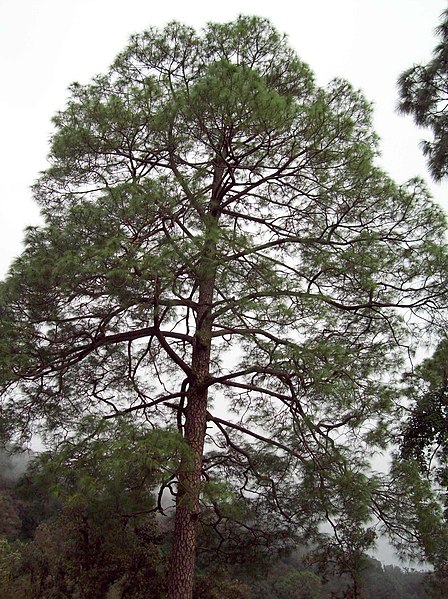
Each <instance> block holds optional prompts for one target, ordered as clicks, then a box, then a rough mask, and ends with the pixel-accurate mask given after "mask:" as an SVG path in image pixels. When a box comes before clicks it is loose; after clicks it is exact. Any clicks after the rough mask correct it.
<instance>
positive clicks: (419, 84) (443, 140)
mask: <svg viewBox="0 0 448 599" xmlns="http://www.w3.org/2000/svg"><path fill="white" fill-rule="evenodd" d="M436 33H437V35H438V37H439V42H438V44H437V46H436V47H435V49H434V52H433V58H432V60H430V61H429V62H428V64H426V65H416V66H413V67H411V68H410V69H408V70H407V71H405V72H404V73H402V74H401V76H400V78H399V80H398V85H399V93H400V103H399V109H400V110H401V112H404V113H405V114H411V115H412V116H413V117H414V120H415V122H416V124H417V125H419V126H421V127H426V128H429V129H430V130H431V133H432V135H433V140H432V141H424V142H422V148H423V153H424V155H425V156H426V157H427V160H428V166H429V170H430V172H431V174H432V176H433V177H434V179H435V180H436V181H439V180H440V179H442V178H443V177H446V175H447V174H448V151H447V147H448V146H447V141H448V121H447V116H446V105H447V101H448V96H447V92H446V89H447V68H446V65H447V60H448V11H446V10H445V11H444V12H443V13H442V15H441V23H440V25H439V26H438V27H437V29H436Z"/></svg>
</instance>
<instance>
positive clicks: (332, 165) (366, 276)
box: [0, 17, 447, 599]
mask: <svg viewBox="0 0 448 599" xmlns="http://www.w3.org/2000/svg"><path fill="white" fill-rule="evenodd" d="M54 127H55V130H54V134H53V136H52V140H51V150H50V157H49V160H50V167H49V168H48V169H47V170H46V171H45V172H44V173H43V174H42V175H41V177H40V179H39V180H38V182H37V183H36V185H35V187H34V194H35V198H36V201H37V202H38V203H39V205H40V206H41V209H42V214H43V216H44V219H45V223H44V225H43V226H42V227H35V228H30V229H29V230H28V231H27V234H26V240H25V243H26V246H25V250H24V252H23V254H22V255H21V256H20V257H19V258H18V259H17V260H16V261H15V262H14V263H13V265H12V267H11V269H10V273H9V275H8V277H7V279H6V280H5V281H4V282H3V283H2V285H1V288H0V352H1V362H0V384H1V386H2V432H3V434H4V435H5V436H8V435H9V436H11V435H12V434H13V433H15V434H17V433H18V432H19V433H21V434H22V435H23V436H25V437H26V436H27V435H30V434H31V433H32V432H33V431H37V430H39V431H40V433H41V434H42V435H44V437H45V438H46V439H47V440H50V439H53V440H54V439H60V438H61V437H62V438H64V437H66V436H67V434H68V433H69V432H70V431H71V430H72V429H73V428H75V427H76V425H77V423H78V422H79V421H80V419H81V418H83V417H85V416H86V415H91V416H98V415H99V416H101V417H103V418H104V419H111V418H116V417H119V416H122V415H124V414H126V415H128V416H134V417H135V418H137V419H145V420H146V421H147V422H148V423H150V425H151V426H153V427H161V428H168V429H173V430H177V434H178V435H180V437H181V439H180V441H179V447H180V448H181V449H179V450H178V458H179V459H178V462H177V466H176V468H175V470H174V472H172V474H171V475H170V476H168V477H167V478H166V479H164V480H163V481H162V482H161V485H162V486H161V491H160V493H159V498H160V502H159V506H158V507H159V509H160V511H163V510H164V509H166V505H164V504H163V490H164V489H165V490H172V491H173V492H174V494H175V497H176V524H175V531H174V540H173V551H172V561H171V575H170V583H169V585H170V586H169V591H168V596H169V597H170V599H175V598H181V599H188V598H189V597H191V593H192V585H193V572H194V559H195V553H196V539H197V530H198V525H199V524H203V525H206V524H207V525H209V526H211V527H212V528H213V529H214V530H215V532H216V534H217V535H218V536H217V538H219V539H221V541H219V542H218V543H217V550H220V549H223V548H224V547H225V543H226V542H229V538H230V537H229V534H230V533H228V531H229V528H228V526H227V523H228V522H229V520H231V519H232V518H233V519H234V520H238V518H237V517H236V516H235V514H234V513H233V512H232V510H231V509H228V510H227V511H226V505H227V506H228V505H229V503H230V504H232V503H233V502H232V500H230V499H229V494H226V489H235V488H237V489H238V497H239V498H240V499H241V498H243V499H244V500H245V501H246V502H247V505H249V506H250V510H251V513H252V514H253V518H252V522H254V527H253V529H252V530H251V527H250V526H248V525H247V524H241V523H240V528H239V530H240V532H241V534H242V533H245V534H249V535H259V537H260V538H265V539H267V540H268V541H269V542H273V541H272V540H273V538H275V531H278V530H279V529H281V526H287V527H289V529H294V530H295V531H296V532H295V534H296V535H299V536H301V537H306V536H310V535H313V534H314V535H316V534H317V531H318V525H319V523H320V522H321V521H322V520H323V519H327V520H329V521H330V522H331V523H332V526H333V527H334V528H335V530H336V531H337V530H340V531H341V534H342V536H344V534H345V531H346V530H347V524H346V522H345V521H344V517H343V515H344V513H345V514H350V518H351V519H352V521H353V522H354V523H355V524H354V526H355V525H356V527H358V528H359V527H360V528H362V527H363V526H364V524H365V522H366V521H368V519H369V517H370V513H371V512H370V510H371V509H375V506H378V505H380V504H381V502H382V501H383V500H384V497H385V493H384V489H383V490H382V491H381V489H382V485H383V483H382V481H381V479H380V478H379V477H370V478H369V477H368V476H367V474H366V466H367V458H368V454H369V451H374V450H375V448H377V447H379V446H383V445H384V443H385V440H386V433H387V426H386V419H387V416H388V414H390V413H391V411H392V410H393V409H394V400H395V398H396V397H397V388H396V384H398V382H397V381H398V375H399V373H400V368H401V364H402V360H403V356H404V355H405V353H406V352H405V351H404V350H405V349H407V350H409V349H410V348H411V347H412V343H413V339H414V340H415V338H416V337H415V329H418V327H419V322H420V321H419V320H418V319H419V317H424V318H426V320H423V324H424V326H426V321H427V319H428V318H430V319H434V318H435V315H436V314H437V312H438V310H439V309H440V307H441V305H442V304H443V302H444V301H445V299H444V294H445V285H444V282H445V273H446V272H447V270H446V254H445V247H444V245H443V242H442V239H443V235H444V233H445V218H444V216H443V214H442V212H441V210H440V209H438V208H437V207H436V206H435V205H434V204H433V203H432V201H431V199H430V197H429V195H428V192H427V190H426V188H425V186H424V184H423V183H422V182H421V181H420V180H412V181H409V182H408V183H406V184H404V185H401V186H400V185H397V184H395V183H394V182H393V181H392V180H391V179H390V178H389V177H388V176H387V175H386V174H385V173H384V172H382V171H381V170H380V169H379V168H378V167H377V166H376V165H375V156H376V153H377V139H376V136H375V134H374V132H373V130H372V126H371V107H370V105H369V104H368V103H367V102H366V100H365V99H364V97H363V95H362V94H361V93H360V92H357V91H355V90H353V88H352V87H351V86H350V85H349V84H348V83H347V82H346V81H342V80H335V81H332V82H331V83H330V84H329V85H328V86H327V87H326V88H321V87H318V86H317V85H316V83H315V82H314V79H313V75H312V73H311V71H310V69H309V68H308V67H307V66H306V65H305V64H304V63H302V62H301V61H300V60H299V59H298V58H297V56H296V55H295V53H294V52H293V50H292V49H291V48H290V47H289V46H288V44H287V40H286V38H285V37H284V36H282V35H280V34H278V33H277V32H276V31H275V30H274V28H273V27H272V25H271V24H270V23H269V22H268V21H266V20H265V19H261V18H255V17H240V18H238V19H237V20H236V21H234V22H232V23H226V24H209V25H208V26H207V27H206V28H205V29H204V31H203V32H202V33H201V34H198V33H196V32H195V31H194V30H193V29H191V28H189V27H186V26H183V25H180V24H179V23H171V24H170V25H168V26H167V27H166V28H165V29H163V30H161V31H159V30H156V29H150V30H148V31H145V32H143V33H142V34H139V35H135V36H134V37H133V38H132V39H131V40H130V43H129V45H128V47H127V48H126V49H125V50H124V51H123V52H122V53H121V54H119V55H118V57H117V58H116V60H115V62H114V63H113V64H112V66H111V67H110V69H109V71H108V72H107V73H106V74H104V75H100V76H97V77H96V78H95V79H94V80H93V81H92V82H91V83H90V84H88V85H80V84H78V83H74V84H73V85H72V86H71V87H70V98H69V100H68V102H67V105H66V107H65V108H64V109H63V110H62V111H61V112H59V113H58V114H57V115H56V116H55V118H54ZM419 334H421V333H419ZM386 374H387V376H386ZM173 434H174V433H173ZM218 491H219V492H218ZM375 494H376V495H375ZM230 495H231V493H230ZM373 496H375V497H376V500H375V501H372V497H373ZM377 513H378V514H380V513H383V512H382V511H381V510H377ZM282 523H283V524H282ZM284 523H286V524H284ZM348 529H350V526H348ZM234 530H235V528H232V531H234ZM248 531H250V532H248ZM352 532H353V531H351V532H350V534H352ZM232 534H233V532H232ZM285 534H286V533H285ZM263 535H264V536H263ZM370 539H371V542H373V537H370ZM268 541H267V542H268Z"/></svg>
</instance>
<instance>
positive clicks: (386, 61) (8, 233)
mask: <svg viewBox="0 0 448 599" xmlns="http://www.w3.org/2000/svg"><path fill="white" fill-rule="evenodd" d="M446 6H447V4H446V2H445V1H444V0H314V1H313V0H296V1H295V2H294V1H293V0H290V1H289V2H287V1H285V0H276V1H274V2H273V1H272V0H269V1H267V0H259V1H258V2H256V1H254V0H239V1H237V0H224V1H223V2H210V1H208V2H201V1H198V0H184V2H180V1H178V0H166V1H165V2H163V0H157V2H154V1H153V2H151V1H150V0H125V1H122V0H71V1H70V0H0V74H1V80H0V81H1V84H2V85H1V94H0V132H1V143H0V277H3V276H4V274H5V272H6V270H7V268H8V266H9V264H10V262H11V260H12V258H13V257H14V256H16V255H17V254H19V253H20V251H21V240H22V231H23V229H24V227H25V226H27V225H29V224H37V222H38V211H37V208H36V206H35V205H34V204H33V201H32V198H31V193H30V190H29V187H30V185H31V184H32V183H33V182H34V180H35V179H36V178H37V175H38V172H39V171H40V170H43V169H44V168H45V166H46V155H47V152H48V138H49V135H50V131H51V123H50V119H51V116H52V115H53V114H54V113H55V112H56V111H57V110H59V109H61V108H63V106H64V103H65V100H66V98H67V91H66V90H67V86H68V85H69V84H70V83H71V82H72V81H75V80H76V81H79V82H81V83H87V82H88V81H89V80H90V79H91V77H92V76H93V75H95V74H96V73H99V72H103V71H104V70H105V69H106V68H107V67H108V65H109V64H110V63H111V62H112V60H113V58H114V57H115V55H116V54H117V53H118V52H119V51H120V50H121V49H122V48H123V47H124V46H125V44H126V42H127V40H128V38H129V36H130V35H131V33H134V32H138V31H141V30H143V29H144V28H145V27H147V26H149V25H156V26H163V25H164V24H165V23H166V22H168V21H170V20H173V19H177V20H179V21H182V22H185V23H187V24H190V25H193V26H195V27H198V28H200V27H201V26H202V25H204V24H205V23H206V22H207V21H227V20H231V19H234V18H235V17H236V16H237V15H238V14H240V13H245V14H256V15H261V16H266V17H268V18H270V19H271V20H272V22H273V23H274V25H275V26H276V27H277V29H279V30H280V31H282V32H286V33H287V34H288V35H289V38H290V43H291V45H292V46H293V47H294V48H295V49H296V50H297V53H298V54H299V56H300V57H301V58H302V59H303V60H305V61H306V62H308V64H309V65H310V66H311V68H312V69H313V70H314V71H315V73H316V75H317V78H318V81H319V83H321V84H325V83H326V82H327V81H329V80H330V79H331V78H333V77H335V76H342V77H345V78H347V79H348V80H349V81H350V82H351V83H352V84H353V85H354V86H355V87H356V88H361V89H362V90H364V92H365V94H366V96H367V98H368V99H369V100H370V101H372V102H373V103H374V107H375V117H374V119H375V128H376V130H377V132H378V133H379V135H380V137H381V146H380V147H381V151H382V164H383V167H384V168H385V169H386V170H387V171H388V172H390V173H391V175H392V176H393V177H394V178H395V179H396V180H397V181H398V182H403V181H405V180H406V179H408V178H410V177H412V176H415V175H420V176H423V177H424V178H426V179H427V180H428V181H429V176H428V174H427V170H426V165H425V161H424V159H423V157H422V155H421V151H420V149H419V147H418V142H419V140H420V139H421V138H422V136H423V135H424V132H423V131H422V130H419V129H417V128H416V127H415V126H414V124H413V122H412V119H411V118H410V117H404V116H401V115H398V114H397V113H396V111H395V106H396V102H397V91H396V80H397V77H398V75H399V74H400V73H401V72H402V71H403V70H405V69H406V68H408V67H410V66H412V65H413V64H416V63H420V62H426V61H427V60H428V59H429V58H430V57H431V52H432V50H433V48H434V45H435V38H434V35H433V30H434V28H435V27H436V25H437V24H438V22H439V15H440V14H441V12H442V11H443V10H444V8H445V7H446ZM431 189H432V191H433V194H434V196H435V197H436V198H437V200H438V201H439V202H440V203H442V204H445V206H446V207H447V208H448V194H447V192H448V185H447V183H443V184H441V185H437V186H436V185H434V184H431Z"/></svg>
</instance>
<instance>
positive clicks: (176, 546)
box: [168, 166, 223, 599]
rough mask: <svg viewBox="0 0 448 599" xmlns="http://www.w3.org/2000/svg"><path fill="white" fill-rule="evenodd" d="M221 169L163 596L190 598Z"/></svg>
mask: <svg viewBox="0 0 448 599" xmlns="http://www.w3.org/2000/svg"><path fill="white" fill-rule="evenodd" d="M222 174H223V167H222V166H219V167H216V170H215V177H214V184H213V190H212V198H211V203H210V211H209V213H208V215H207V217H206V218H207V221H208V222H207V226H206V231H205V240H204V246H203V252H202V259H201V264H200V265H199V270H198V272H199V276H198V282H199V297H198V310H197V316H196V318H197V322H196V333H195V336H194V342H193V352H192V358H191V372H192V374H191V380H190V381H189V387H188V392H187V406H186V409H185V426H184V437H185V440H186V441H187V443H188V446H189V449H190V452H189V455H184V457H183V458H182V460H181V463H180V468H179V476H178V486H177V497H176V517H175V525H174V539H173V548H172V553H171V569H170V574H169V584H168V599H191V598H192V596H193V584H194V570H195V562H196V545H197V525H198V519H199V514H200V492H201V473H202V458H203V453H204V441H205V432H206V427H207V401H208V378H209V374H210V354H211V340H212V337H211V333H212V325H213V315H212V302H213V293H214V288H215V279H216V260H215V255H216V237H215V235H214V234H213V229H214V228H215V227H217V226H218V220H219V208H218V206H219V200H218V195H219V191H220V184H221V180H222Z"/></svg>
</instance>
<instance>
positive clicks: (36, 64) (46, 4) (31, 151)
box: [0, 0, 448, 561]
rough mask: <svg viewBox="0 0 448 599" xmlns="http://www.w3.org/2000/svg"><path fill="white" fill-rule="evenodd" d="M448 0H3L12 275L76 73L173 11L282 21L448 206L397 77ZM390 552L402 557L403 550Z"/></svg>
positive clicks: (99, 66) (394, 165) (0, 31)
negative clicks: (366, 106) (365, 103)
mask: <svg viewBox="0 0 448 599" xmlns="http://www.w3.org/2000/svg"><path fill="white" fill-rule="evenodd" d="M446 7H447V3H446V1H445V0H296V1H295V2H294V0H289V1H286V0H275V1H272V0H259V1H258V2H257V1H255V0H239V1H238V0H223V1H221V2H213V1H210V0H209V1H208V2H201V1H198V0H184V2H180V1H179V0H166V1H163V0H157V2H154V1H152V2H151V1H150V0H124V1H123V0H0V75H1V79H0V81H1V93H0V132H1V143H0V278H1V277H3V276H4V275H5V273H6V271H7V268H8V266H9V264H10V262H11V260H12V259H13V257H14V256H16V255H18V254H19V253H20V251H21V240H22V236H23V235H22V231H23V229H24V227H26V226H27V225H29V224H37V223H38V222H39V217H38V210H37V207H36V206H35V205H34V204H33V201H32V198H31V192H30V189H29V188H30V185H31V184H32V183H33V182H34V180H35V179H36V178H37V175H38V173H39V171H41V170H43V169H44V168H45V167H46V155H47V152H48V138H49V135H50V131H51V123H50V119H51V117H52V115H53V114H54V113H55V112H56V111H57V110H59V109H62V108H63V107H64V103H65V100H66V98H67V91H66V90H67V87H68V85H69V84H70V83H71V82H72V81H79V82H80V83H87V82H88V81H89V80H90V79H91V77H92V76H93V75H95V74H96V73H100V72H103V71H105V70H106V68H107V67H108V65H109V64H110V63H111V62H112V60H113V59H114V57H115V55H116V54H117V53H118V52H119V51H120V50H121V49H122V48H123V47H124V46H125V45H126V42H127V40H128V38H129V36H130V35H131V34H132V33H134V32H138V31H141V30H143V29H145V27H147V26H150V25H156V26H163V25H164V24H165V23H167V22H168V21H171V20H173V19H176V20H179V21H181V22H184V23H187V24H189V25H193V26H195V27H197V28H200V27H202V26H203V25H204V24H205V23H206V22H207V21H228V20H232V19H234V18H235V17H236V16H237V15H238V14H240V13H244V14H255V15H260V16H265V17H268V18H270V19H271V21H272V22H273V23H274V25H275V26H276V27H277V29H279V30H280V31H282V32H285V33H287V34H288V35H289V39H290V43H291V45H292V46H293V47H294V48H295V49H296V51H297V53H298V55H299V56H300V57H301V58H302V59H303V60H305V61H306V62H307V63H308V64H309V65H310V66H311V68H312V69H313V70H314V72H315V73H316V76H317V80H318V82H319V83H320V84H325V83H326V82H328V81H329V80H330V79H332V78H333V77H336V76H342V77H345V78H346V79H348V80H349V81H350V82H351V83H352V84H353V85H354V86H355V87H356V88H360V89H362V90H363V91H364V92H365V94H366V96H367V98H368V99H369V100H370V101H372V102H373V103H374V110H375V112H374V122H375V128H376V131H377V133H378V134H379V135H380V137H381V143H380V149H381V152H382V159H381V161H382V166H383V168H384V169H385V170H387V171H388V172H389V173H390V174H391V175H392V176H393V177H394V179H395V180H396V181H398V182H404V181H405V180H407V179H408V178H410V177H413V176H416V175H418V176H422V177H424V178H425V179H426V180H427V181H428V183H429V184H430V188H431V190H432V193H433V195H434V197H435V198H436V199H437V201H438V202H439V203H441V204H442V205H444V206H445V207H446V208H447V209H448V183H443V184H439V185H435V184H433V183H431V181H430V179H429V175H428V173H427V169H426V165H425V161H424V159H423V157H422V154H421V151H420V148H419V145H418V144H419V140H420V139H422V137H423V136H424V131H422V130H419V129H417V128H416V127H415V126H414V124H413V121H412V119H411V118H410V117H407V116H406V117H405V116H401V115H398V114H397V113H396V111H395V107H396V104H397V88H396V81H397V78H398V76H399V74H400V73H401V72H402V71H404V70H405V69H407V68H409V67H410V66H412V65H413V64H418V63H425V62H427V61H428V60H429V59H430V58H431V52H432V50H433V48H434V46H435V43H436V38H435V37H434V34H433V32H434V28H435V27H436V26H437V24H438V23H439V16H440V14H441V12H442V11H443V10H444V9H445V8H446ZM382 553H383V555H382V556H381V557H382V559H386V560H387V561H392V559H393V558H392V555H391V554H389V555H387V556H386V555H385V554H384V549H383V551H382Z"/></svg>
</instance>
